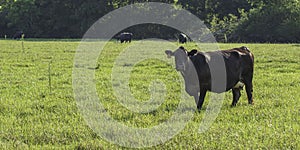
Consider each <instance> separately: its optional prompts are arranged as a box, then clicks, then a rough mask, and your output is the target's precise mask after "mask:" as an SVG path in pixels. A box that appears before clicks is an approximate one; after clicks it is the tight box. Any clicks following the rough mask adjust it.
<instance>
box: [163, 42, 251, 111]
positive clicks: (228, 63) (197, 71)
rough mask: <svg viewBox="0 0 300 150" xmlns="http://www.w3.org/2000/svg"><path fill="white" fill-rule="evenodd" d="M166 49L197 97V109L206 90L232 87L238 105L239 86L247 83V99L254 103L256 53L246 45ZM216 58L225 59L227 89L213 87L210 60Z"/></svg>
mask: <svg viewBox="0 0 300 150" xmlns="http://www.w3.org/2000/svg"><path fill="white" fill-rule="evenodd" d="M165 53H166V54H167V55H168V57H169V58H170V57H171V56H174V57H175V63H176V70H177V71H180V72H181V74H182V76H183V78H184V81H185V85H186V86H185V87H186V89H185V90H186V92H187V93H188V94H189V95H191V96H193V97H194V99H195V102H196V105H197V108H198V110H200V109H201V107H202V105H203V101H204V98H205V95H206V92H207V91H212V92H216V93H221V92H225V91H228V90H230V89H231V90H232V94H233V101H232V106H235V105H236V104H237V102H238V100H239V98H240V96H241V93H240V90H241V89H242V88H243V86H244V84H245V85H246V93H247V97H248V103H249V104H253V98H252V92H253V86H252V78H253V65H254V56H253V54H252V53H251V52H250V50H249V49H248V48H247V47H244V46H243V47H240V48H234V49H230V50H223V51H214V52H199V51H197V50H192V51H191V52H188V51H187V50H186V49H185V48H184V47H179V48H178V49H177V50H175V51H174V52H172V51H170V50H166V51H165ZM216 56H218V57H216ZM213 58H223V59H224V63H225V69H226V77H227V81H226V89H225V88H224V89H222V88H221V89H218V88H217V89H212V86H211V85H212V82H211V70H210V68H209V62H210V61H211V60H213ZM193 70H194V71H193ZM218 85H219V86H221V85H222V83H217V86H218ZM224 86H225V83H224ZM199 93H200V95H199Z"/></svg>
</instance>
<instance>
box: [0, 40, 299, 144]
mask: <svg viewBox="0 0 300 150" xmlns="http://www.w3.org/2000/svg"><path fill="white" fill-rule="evenodd" d="M150 42H153V45H158V46H157V47H159V45H163V44H165V43H164V42H159V41H156V42H155V41H150ZM135 43H136V41H134V42H132V43H131V44H120V43H116V42H109V43H108V44H107V45H106V46H105V48H104V50H103V51H102V53H101V55H100V57H99V59H98V62H97V64H98V65H99V69H95V79H96V80H95V84H96V87H97V94H98V96H99V98H100V101H101V103H103V104H104V106H105V109H106V110H107V112H109V114H110V115H111V117H112V118H113V119H115V120H117V121H119V122H121V123H123V124H124V125H127V126H129V127H139V128H149V127H153V126H156V125H159V124H160V123H162V122H164V121H166V120H167V119H168V118H170V117H171V116H172V115H173V112H174V111H175V110H176V108H177V106H178V103H179V100H180V98H179V97H180V95H179V94H180V85H179V84H178V82H177V81H178V80H179V78H180V76H178V74H177V72H176V71H175V69H174V68H173V67H172V66H170V65H168V64H167V63H165V62H162V61H158V60H156V59H150V60H145V61H141V62H139V63H137V64H126V65H125V66H124V67H128V66H132V67H133V70H132V72H131V76H130V77H131V78H130V80H129V86H130V90H131V92H132V95H133V96H134V97H135V98H136V99H138V100H139V101H141V102H143V101H147V100H148V99H149V98H150V97H151V96H150V93H149V85H151V83H152V81H153V80H159V81H162V82H164V83H165V88H166V89H167V90H168V92H167V94H166V96H165V101H164V102H162V104H161V105H160V106H159V107H158V108H157V110H155V111H152V112H149V113H135V112H132V111H130V110H128V109H126V108H125V107H123V106H122V105H121V104H119V103H118V100H117V98H116V95H114V92H113V88H112V87H113V86H118V85H112V81H111V77H112V76H111V74H112V68H113V66H114V61H115V59H116V58H117V57H118V56H119V54H120V53H121V52H122V51H123V50H124V49H125V48H127V47H129V46H132V45H134V44H135ZM79 44H80V42H79V41H68V40H61V41H59V40H58V41H56V40H55V41H47V40H43V41H38V40H32V41H24V50H22V42H21V41H11V40H0V147H1V148H3V149H120V148H122V149H123V148H124V147H120V146H118V145H116V144H114V143H110V142H108V141H106V140H105V139H103V138H101V137H100V136H98V135H97V134H96V133H94V132H93V130H92V129H90V128H89V126H88V125H87V123H86V122H85V120H84V118H83V117H82V114H81V113H80V111H79V110H78V108H77V104H76V100H75V99H74V93H73V87H72V69H73V61H74V56H75V52H76V49H77V46H78V45H79ZM173 44H175V45H176V44H177V43H173ZM243 45H244V46H247V47H248V48H249V49H250V50H251V51H252V52H253V53H254V56H255V71H254V81H253V83H254V103H255V105H253V106H250V105H248V104H247V98H246V93H245V91H244V90H243V91H242V97H241V98H240V101H239V103H238V105H237V106H236V107H234V108H231V107H230V104H231V101H232V100H231V99H232V95H231V92H227V93H226V95H225V99H224V102H223V106H222V108H221V111H220V113H219V115H218V117H217V118H216V120H215V121H214V123H213V124H212V126H211V127H210V128H209V130H208V131H206V132H204V133H201V134H200V133H198V129H199V125H200V123H201V120H202V118H203V116H204V114H205V109H206V107H207V104H208V103H209V96H207V98H206V100H205V103H204V108H203V110H202V111H201V112H195V114H194V117H193V118H192V120H191V121H190V122H189V123H188V124H187V126H186V127H185V128H184V130H182V131H181V132H180V133H179V134H178V135H176V136H175V137H173V138H172V139H171V140H169V141H167V142H165V143H162V144H161V145H158V146H156V147H150V148H154V149H299V148H300V142H299V141H300V93H299V92H300V80H299V79H300V62H299V56H300V45H299V44H219V46H220V48H221V49H229V48H234V47H240V46H243ZM184 46H185V47H186V48H188V49H192V48H197V47H196V46H195V44H193V43H189V44H186V45H184ZM164 50H165V49H162V50H161V51H162V53H161V54H162V55H165V54H164ZM136 55H139V54H136ZM49 64H50V65H51V71H50V72H49V70H48V67H49ZM92 67H93V66H92ZM49 73H50V77H51V89H52V91H51V92H50V87H49ZM107 132H108V133H109V131H107ZM128 138H130V137H128ZM148 148H149V147H148ZM124 149H127V148H124ZM145 149H147V148H145Z"/></svg>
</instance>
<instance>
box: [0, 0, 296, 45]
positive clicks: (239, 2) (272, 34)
mask: <svg viewBox="0 0 300 150" xmlns="http://www.w3.org/2000/svg"><path fill="white" fill-rule="evenodd" d="M145 1H154V0H76V1H72V0H64V1H60V0H0V20H1V21H0V36H1V37H4V35H7V37H12V35H13V34H14V33H15V32H16V31H18V30H22V31H24V33H25V34H26V37H42V38H80V37H81V36H82V35H83V34H84V33H85V32H86V30H87V29H88V28H89V27H90V26H91V25H92V24H93V23H94V22H95V21H97V20H98V19H99V18H101V17H102V16H104V15H105V14H107V13H108V12H110V11H113V10H115V9H117V8H120V7H122V6H125V5H128V4H133V3H136V2H145ZM155 2H164V3H169V4H174V5H176V6H177V7H178V8H180V7H181V8H183V9H186V10H188V11H190V12H192V13H193V14H195V15H196V16H198V17H199V18H200V19H202V20H204V22H205V23H206V25H207V26H208V27H209V28H210V29H211V31H212V32H213V33H214V34H215V35H216V37H217V39H218V40H219V41H224V42H227V41H230V42H299V41H300V2H299V0H280V1H279V0H263V1H261V0H226V1H220V0H189V1H186V0H155ZM127 30H129V31H131V32H134V33H135V38H149V37H157V38H166V39H168V38H174V34H175V33H176V32H177V31H176V30H172V29H169V28H167V27H165V26H159V25H140V26H135V27H131V28H129V29H127ZM141 30H142V31H143V32H138V31H141Z"/></svg>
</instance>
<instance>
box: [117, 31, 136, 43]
mask: <svg viewBox="0 0 300 150" xmlns="http://www.w3.org/2000/svg"><path fill="white" fill-rule="evenodd" d="M132 37H133V34H132V33H129V32H123V33H121V34H120V35H119V36H118V37H117V39H118V40H120V42H121V43H123V42H125V43H126V42H129V43H130V42H131V40H132Z"/></svg>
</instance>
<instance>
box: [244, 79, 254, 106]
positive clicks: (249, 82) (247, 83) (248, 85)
mask: <svg viewBox="0 0 300 150" xmlns="http://www.w3.org/2000/svg"><path fill="white" fill-rule="evenodd" d="M245 86H246V93H247V97H248V103H249V104H253V96H252V92H253V85H252V75H251V76H250V77H248V78H245Z"/></svg>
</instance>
